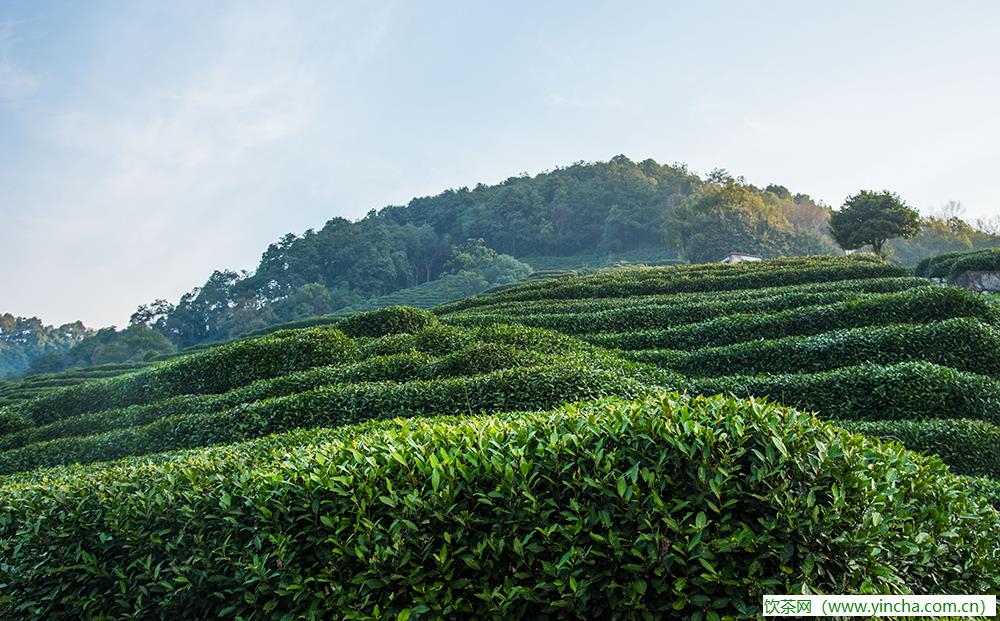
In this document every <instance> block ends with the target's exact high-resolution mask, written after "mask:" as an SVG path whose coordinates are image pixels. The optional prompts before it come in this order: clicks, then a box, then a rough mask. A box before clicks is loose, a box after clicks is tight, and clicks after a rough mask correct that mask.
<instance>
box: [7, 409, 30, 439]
mask: <svg viewBox="0 0 1000 621" xmlns="http://www.w3.org/2000/svg"><path fill="white" fill-rule="evenodd" d="M27 424H28V421H27V420H25V419H24V417H23V416H21V415H20V414H18V413H17V412H14V411H11V410H10V409H9V408H0V437H3V436H5V435H7V434H10V433H15V432H17V431H20V430H21V429H23V428H24V427H25V426H27Z"/></svg>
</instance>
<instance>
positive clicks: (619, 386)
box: [0, 364, 651, 475]
mask: <svg viewBox="0 0 1000 621" xmlns="http://www.w3.org/2000/svg"><path fill="white" fill-rule="evenodd" d="M649 390H651V388H649V387H648V386H647V385H646V384H644V383H643V382H641V381H639V380H636V379H634V378H633V377H631V376H630V374H628V373H625V372H621V371H613V370H603V369H595V368H590V367H585V366H576V365H568V364H556V365H550V366H543V367H533V368H518V369H509V370H505V371H499V372H496V373H491V374H489V375H481V376H476V377H471V378H464V377H463V378H453V379H443V380H432V381H412V382H406V383H402V384H397V383H395V382H372V383H356V384H338V385H333V386H324V387H320V388H317V389H315V390H310V391H308V392H303V393H297V394H292V395H289V396H285V397H276V398H273V399H266V400H262V401H255V402H252V403H247V404H244V405H240V406H237V407H234V408H232V409H228V410H225V411H221V412H216V411H211V409H209V408H206V409H198V408H192V409H191V410H189V411H186V412H185V413H183V414H177V415H175V416H170V417H166V418H161V419H159V420H156V421H154V422H151V423H149V424H147V425H143V426H138V427H128V428H124V429H115V430H112V431H108V432H106V433H100V434H96V435H90V436H82V437H69V438H60V439H56V440H51V441H47V442H40V443H36V444H29V445H27V446H23V447H20V448H17V449H12V450H8V451H4V452H0V475H3V474H10V473H13V472H19V471H22V470H31V469H34V468H40V467H45V466H55V465H62V464H72V463H87V462H92V461H106V460H110V459H118V458H120V457H125V456H128V455H143V454H146V453H153V452H161V451H170V450H175V449H183V448H194V447H199V446H208V445H212V444H224V443H229V442H239V441H242V440H247V439H250V438H256V437H259V436H262V435H267V434H269V433H277V432H282V431H288V430H291V429H299V428H310V427H332V426H339V425H350V424H354V423H359V422H364V421H367V420H373V419H381V418H391V417H394V416H401V417H409V416H432V415H439V414H451V415H457V414H463V413H466V414H473V413H478V412H501V411H506V410H513V409H526V410H530V409H542V408H548V407H552V406H554V405H557V404H559V403H563V402H566V401H577V400H586V399H594V398H598V397H603V396H608V395H619V396H626V397H632V396H635V395H639V394H643V393H645V392H648V391H649Z"/></svg>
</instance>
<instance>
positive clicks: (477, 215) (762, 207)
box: [132, 156, 1000, 347]
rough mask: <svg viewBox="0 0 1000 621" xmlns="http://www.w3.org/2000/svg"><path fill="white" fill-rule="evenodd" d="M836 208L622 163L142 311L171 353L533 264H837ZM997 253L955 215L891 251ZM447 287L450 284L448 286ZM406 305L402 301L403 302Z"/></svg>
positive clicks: (273, 261) (297, 243)
mask: <svg viewBox="0 0 1000 621" xmlns="http://www.w3.org/2000/svg"><path fill="white" fill-rule="evenodd" d="M830 214H831V209H830V208H829V207H828V206H826V205H824V204H822V203H821V202H819V201H815V200H813V199H812V198H810V197H809V196H808V195H806V194H793V193H792V192H790V191H789V190H788V189H787V188H785V187H784V186H781V185H776V184H771V185H768V186H766V187H763V188H760V187H757V186H754V185H752V184H749V183H746V182H745V181H744V180H743V179H742V178H734V177H732V176H731V175H730V174H729V173H727V172H726V171H724V170H716V171H713V172H711V173H709V174H708V175H706V176H705V177H704V178H702V177H699V176H698V175H696V174H694V173H693V172H691V171H690V170H688V169H687V167H685V166H684V165H681V164H674V165H664V164H659V163H657V162H655V161H653V160H644V161H641V162H633V161H632V160H630V159H628V158H627V157H624V156H617V157H614V158H612V159H611V160H609V161H607V162H596V163H582V162H581V163H577V164H573V165H572V166H568V167H565V168H558V169H556V170H553V171H550V172H545V173H541V174H539V175H535V176H528V175H522V176H518V177H512V178H510V179H507V180H506V181H504V182H502V183H499V184H496V185H483V184H479V185H477V186H476V187H474V188H472V189H470V188H464V187H463V188H459V189H450V190H446V191H444V192H442V193H440V194H438V195H436V196H429V197H422V198H415V199H413V200H411V201H410V202H409V203H407V204H406V205H399V206H389V207H385V208H384V209H382V210H378V211H376V210H374V209H373V210H372V211H370V212H369V213H368V215H367V216H365V217H364V218H362V219H361V220H358V221H356V222H352V221H350V220H346V219H344V218H334V219H332V220H330V221H329V222H327V223H326V225H324V226H323V227H322V228H321V229H319V230H312V229H310V230H308V231H306V232H305V233H303V234H302V235H293V234H288V235H285V236H284V237H283V238H282V239H281V240H279V241H278V242H276V243H274V244H271V245H270V246H269V247H268V248H267V250H266V251H265V252H264V254H263V256H262V257H261V260H260V263H259V264H258V266H257V268H256V269H255V270H254V271H253V272H242V273H238V272H234V271H228V270H223V271H216V272H214V273H213V274H212V275H211V277H209V279H208V280H207V281H206V282H205V283H204V284H203V285H202V286H201V287H197V288H195V289H193V290H191V291H190V292H188V293H187V294H185V295H184V296H183V297H182V298H181V299H180V300H179V301H178V302H177V303H176V304H173V303H170V302H168V301H167V300H157V301H155V302H153V303H151V304H147V305H144V306H142V307H140V308H139V309H138V311H137V312H136V314H135V315H134V316H133V320H132V323H133V324H145V325H147V326H150V327H152V328H154V329H156V330H157V331H159V332H161V333H162V334H164V335H165V336H166V337H167V338H168V339H170V341H171V342H172V343H173V344H174V345H175V346H177V347H188V346H191V345H195V344H199V343H206V342H213V341H223V340H226V339H229V338H232V337H234V336H238V335H241V334H245V333H247V332H250V331H254V330H259V329H262V328H266V327H267V326H269V325H273V324H278V323H284V322H294V321H301V320H303V319H305V318H309V317H314V316H318V315H327V314H331V313H335V312H337V311H341V310H344V309H352V308H367V307H370V306H371V305H372V301H373V300H376V299H379V298H384V297H385V296H386V295H388V294H392V293H394V292H398V291H403V290H406V289H408V288H413V287H419V286H421V285H425V284H426V283H428V282H431V281H437V280H438V279H440V278H441V277H442V276H448V275H461V278H459V279H457V280H458V281H460V282H461V283H462V286H461V288H462V289H463V291H465V293H468V294H472V293H478V292H479V291H482V290H485V289H487V288H489V287H492V286H496V285H500V284H506V283H509V282H514V281H516V280H518V279H520V278H523V277H524V276H525V275H526V274H527V273H529V272H530V268H529V267H528V265H525V263H527V264H529V265H530V263H531V257H534V256H545V257H547V258H549V259H551V257H555V256H567V257H571V256H573V255H583V254H586V255H594V254H595V253H597V254H599V255H603V256H608V257H610V258H612V259H613V257H614V256H616V255H621V254H623V253H634V252H635V251H637V250H643V249H657V250H658V251H660V254H661V255H666V257H667V258H669V257H676V258H677V259H680V260H684V261H690V262H693V263H700V262H713V261H718V260H720V259H721V258H723V257H724V256H726V255H727V254H730V253H733V252H738V253H745V254H753V255H757V256H761V257H765V258H768V257H778V256H794V255H815V254H840V253H841V252H842V251H841V250H840V248H839V247H838V246H837V244H836V243H835V242H834V240H833V238H832V237H831V236H830V233H829V229H828V224H829V221H830ZM990 245H998V246H1000V237H998V236H996V235H992V234H990V233H987V232H984V231H982V230H980V229H979V228H975V227H972V226H971V225H969V224H968V223H965V222H964V221H963V220H961V219H960V218H958V217H957V215H954V214H953V215H951V216H947V217H944V216H942V217H936V218H928V219H926V220H925V222H924V228H923V232H922V233H921V234H920V235H918V236H917V237H916V238H914V239H910V240H897V241H894V242H893V244H892V249H893V252H894V253H895V255H896V256H895V258H896V259H897V260H899V261H900V262H902V263H904V264H907V265H915V264H916V263H917V261H919V260H920V259H922V258H923V257H924V256H927V255H929V254H938V253H939V252H943V251H946V250H955V249H966V247H972V246H976V247H979V246H982V247H986V246H990ZM453 288H454V287H453ZM402 303H410V301H409V300H407V299H403V300H402Z"/></svg>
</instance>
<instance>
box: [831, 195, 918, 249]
mask: <svg viewBox="0 0 1000 621" xmlns="http://www.w3.org/2000/svg"><path fill="white" fill-rule="evenodd" d="M920 222H921V221H920V214H919V213H917V212H916V210H914V209H913V208H911V207H910V206H909V205H907V204H906V203H905V202H904V201H903V199H901V198H900V197H899V196H898V195H897V194H894V193H893V192H889V191H888V190H884V191H882V192H873V191H870V190H862V191H860V192H858V193H857V194H855V195H854V196H849V197H848V198H847V200H845V201H844V205H843V206H842V207H841V208H840V209H839V210H838V211H834V212H833V214H832V215H831V216H830V233H831V234H832V235H833V238H834V239H835V240H836V241H837V243H838V244H840V247H841V248H843V249H845V250H857V249H858V248H861V247H863V246H871V247H872V249H873V250H874V251H875V254H877V255H880V256H881V255H882V247H883V246H884V245H885V242H886V241H887V240H889V239H893V238H896V237H902V238H904V239H906V238H911V237H914V236H916V234H917V233H919V232H920Z"/></svg>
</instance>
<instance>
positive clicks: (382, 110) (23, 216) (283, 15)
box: [0, 0, 1000, 327]
mask: <svg viewBox="0 0 1000 621" xmlns="http://www.w3.org/2000/svg"><path fill="white" fill-rule="evenodd" d="M998 62H1000V3H997V2H992V1H983V2H968V3H967V2H939V1H935V2H922V1H905V2H904V1H900V2H888V1H885V2H870V1H865V2H825V3H818V2H801V1H788V2H781V1H777V0H775V1H769V2H752V3H751V2H714V1H704V2H696V1H694V0H692V1H690V2H665V1H659V2H649V3H644V2H638V1H634V2H627V3H623V2H600V1H591V2H586V3H581V2H555V1H554V2H546V3H539V2H518V1H514V0H510V1H507V2H486V1H483V2H475V1H471V0H466V1H462V2H432V1H429V2H420V3H415V2H371V3H356V2H355V3H339V2H333V1H317V2H301V1H294V0H290V1H283V2H253V1H249V0H247V1H239V2H225V1H217V2H210V3H208V2H202V1H201V0H198V1H182V0H172V1H170V2H144V1H141V0H134V1H129V2H124V1H121V0H119V1H116V2H103V1H101V0H92V1H90V2H71V1H65V2H50V1H45V0H2V2H0V257H2V267H0V312H11V313H14V314H16V315H25V316H39V317H41V318H42V319H43V320H44V321H45V322H46V323H53V324H59V323H64V322H69V321H74V320H77V319H81V320H83V321H84V323H86V324H87V325H89V326H92V327H99V326H106V325H117V326H119V327H121V326H124V325H126V324H127V322H128V317H129V315H130V314H131V313H132V312H133V311H134V310H135V308H136V307H137V306H138V305H139V304H142V303H146V302H149V301H151V300H153V299H156V298H167V299H169V300H171V301H176V300H177V299H178V298H179V297H180V296H181V294H182V293H184V292H185V291H187V290H190V289H191V288H193V287H195V286H197V285H199V284H201V283H202V282H204V280H205V279H206V278H207V277H208V276H209V275H210V274H211V272H212V271H213V270H215V269H253V267H254V266H255V265H256V264H257V262H258V260H259V258H260V255H261V253H262V252H263V251H264V250H265V249H266V247H267V245H268V244H269V243H272V242H274V241H276V240H277V239H279V238H280V237H281V236H282V235H283V234H285V233H289V232H292V233H301V232H303V231H305V230H306V229H309V228H319V227H321V226H322V225H323V224H324V223H325V222H326V221H327V220H329V219H330V218H332V217H335V216H344V217H349V218H358V217H361V216H363V215H364V214H365V213H366V212H368V211H369V210H370V209H372V208H380V207H383V206H385V205H389V204H403V203H405V202H407V201H408V200H409V199H410V198H412V197H414V196H426V195H431V194H436V193H438V192H440V191H442V190H444V189H446V188H450V187H462V186H470V187H471V186H473V185H475V184H476V183H478V182H484V183H495V182H498V181H501V180H503V179H505V178H507V177H510V176H513V175H517V174H521V173H523V172H527V173H530V174H534V173H537V172H541V171H544V170H551V169H553V168H555V167H557V166H562V165H568V164H571V163H573V162H577V161H596V160H607V159H609V158H611V157H613V156H615V155H617V154H624V155H626V156H628V157H630V158H632V159H634V160H642V159H646V158H653V159H655V160H657V161H660V162H664V163H674V162H683V163H686V164H687V165H688V166H689V167H690V168H691V169H693V170H694V171H697V172H701V173H705V172H708V171H710V170H712V169H714V168H717V167H721V168H725V169H727V170H729V171H730V172H731V173H733V174H735V175H742V176H744V177H745V178H746V180H747V181H749V182H752V183H755V184H757V185H766V184H767V183H771V182H776V183H781V184H783V185H785V186H787V187H788V188H789V189H791V190H792V191H793V192H803V193H806V194H809V195H811V196H813V197H815V198H819V199H822V200H823V201H825V202H826V203H828V204H830V205H832V206H838V205H840V204H841V203H842V202H843V200H844V198H845V197H846V196H848V195H850V194H853V193H854V192H856V191H857V190H858V189H861V188H871V189H891V190H893V191H895V192H898V193H899V194H900V195H901V196H902V197H903V198H904V199H905V200H906V201H907V202H909V203H910V204H911V205H913V206H914V207H916V208H918V209H920V210H921V211H924V212H931V211H933V210H934V209H936V208H938V207H940V206H941V205H943V204H944V203H946V202H947V201H950V200H957V201H961V202H962V205H963V206H964V207H965V208H966V214H965V215H966V217H967V218H969V219H975V218H980V217H984V218H985V217H992V216H996V215H998V214H1000V183H998V182H997V176H996V171H997V170H998V169H1000V65H998Z"/></svg>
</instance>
